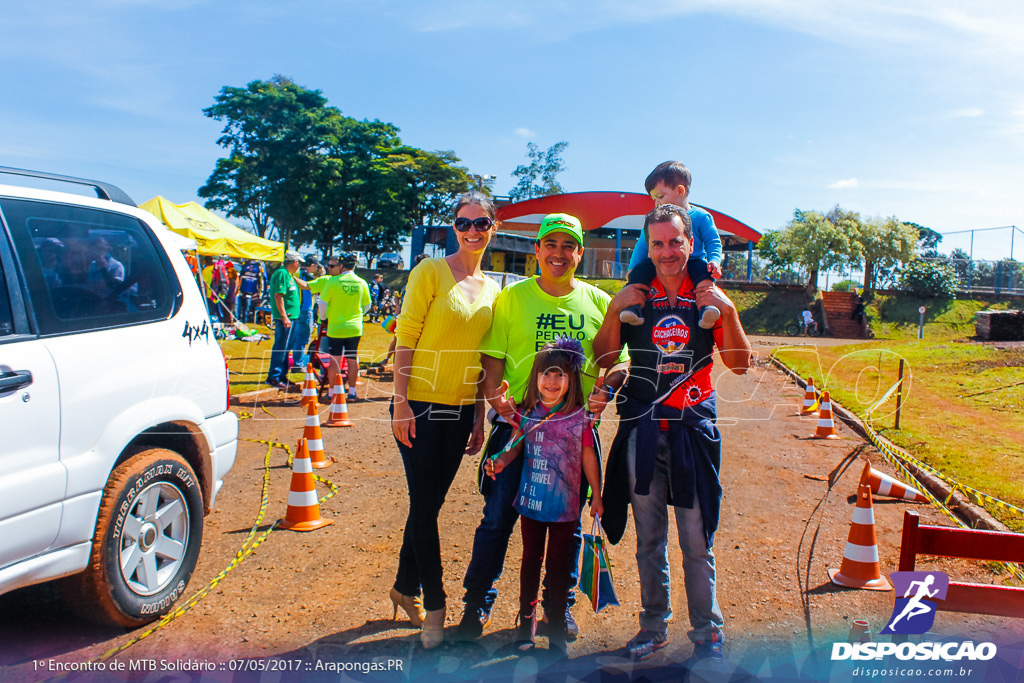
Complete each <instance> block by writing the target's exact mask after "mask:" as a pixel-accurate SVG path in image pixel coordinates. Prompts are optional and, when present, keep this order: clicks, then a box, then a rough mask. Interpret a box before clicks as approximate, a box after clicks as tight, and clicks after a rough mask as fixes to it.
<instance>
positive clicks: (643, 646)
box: [626, 629, 668, 661]
mask: <svg viewBox="0 0 1024 683" xmlns="http://www.w3.org/2000/svg"><path fill="white" fill-rule="evenodd" d="M666 645H668V634H667V633H657V632H655V631H648V630H647V629H641V630H640V633H637V634H636V635H635V636H633V639H632V640H630V641H629V642H628V643H626V656H627V657H629V658H630V659H635V660H637V661H640V660H643V659H647V658H648V657H650V656H651V655H653V654H654V653H655V652H657V651H658V650H660V649H661V648H663V647H665V646H666Z"/></svg>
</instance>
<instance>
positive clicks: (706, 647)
mask: <svg viewBox="0 0 1024 683" xmlns="http://www.w3.org/2000/svg"><path fill="white" fill-rule="evenodd" d="M693 658H694V659H697V660H701V659H707V660H711V661H712V662H724V661H725V655H724V654H723V653H722V636H721V634H719V633H713V634H711V640H710V641H703V640H695V641H694V642H693Z"/></svg>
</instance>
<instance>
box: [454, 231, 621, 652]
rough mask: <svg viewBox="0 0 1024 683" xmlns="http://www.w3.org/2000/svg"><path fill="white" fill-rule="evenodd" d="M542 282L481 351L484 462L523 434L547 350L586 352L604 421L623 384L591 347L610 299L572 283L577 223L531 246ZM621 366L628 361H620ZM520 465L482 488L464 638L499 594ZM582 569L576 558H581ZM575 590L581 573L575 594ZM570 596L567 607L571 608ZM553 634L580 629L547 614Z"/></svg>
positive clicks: (578, 254)
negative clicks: (573, 343)
mask: <svg viewBox="0 0 1024 683" xmlns="http://www.w3.org/2000/svg"><path fill="white" fill-rule="evenodd" d="M534 253H535V254H536V256H537V266H538V268H539V270H540V275H539V277H536V278H531V279H528V280H521V281H519V282H516V283H514V284H512V285H509V286H508V287H506V288H505V289H503V290H502V291H501V293H500V294H498V297H497V299H495V301H494V316H493V320H492V322H491V328H490V330H489V331H488V332H487V334H485V335H484V338H483V340H482V341H481V343H480V352H481V355H480V360H481V365H482V366H483V370H484V373H483V384H484V397H485V398H486V399H487V402H488V403H489V404H490V406H491V408H493V409H494V410H495V411H496V413H497V417H496V419H495V421H494V426H493V428H492V430H491V435H490V438H489V440H488V442H487V447H486V449H485V456H484V457H485V458H489V457H491V456H493V455H494V454H496V453H498V452H500V451H501V450H502V448H503V447H504V446H505V445H506V444H507V443H508V442H509V440H510V439H511V437H512V435H513V432H514V431H515V430H516V429H517V428H518V427H519V420H520V418H521V414H520V410H519V406H520V405H522V403H523V399H524V397H525V395H526V390H527V388H528V385H529V384H530V380H531V376H530V374H531V369H532V367H533V360H534V356H536V354H537V352H538V351H539V350H540V349H542V348H543V347H544V345H545V344H547V343H549V342H553V341H557V340H558V339H561V338H563V337H571V338H574V339H577V340H578V341H579V342H580V344H581V346H582V348H583V355H584V358H583V359H582V361H583V365H582V368H581V370H582V384H583V392H584V396H587V397H588V404H589V409H590V411H591V412H592V413H594V414H595V415H596V416H600V414H601V412H602V411H603V410H604V407H605V404H606V403H607V401H608V396H609V389H608V387H609V386H613V385H614V386H616V387H617V386H618V385H619V384H621V383H622V379H623V377H622V376H621V373H616V374H615V375H614V376H612V377H608V378H606V379H605V380H602V381H601V382H599V381H598V380H599V377H598V376H599V374H600V369H599V368H598V366H597V362H596V361H597V359H596V358H595V357H594V352H593V340H594V337H595V336H596V335H597V331H598V330H599V329H600V328H601V322H602V321H603V320H604V315H605V311H607V310H608V303H609V302H610V301H611V297H609V296H608V295H607V294H605V293H604V292H602V291H601V290H599V289H598V288H597V287H594V286H593V285H590V284H587V283H586V282H583V281H581V280H577V279H576V277H575V273H576V267H577V266H578V265H579V263H580V261H581V259H582V258H583V228H582V226H581V225H580V221H579V219H578V218H576V217H575V216H570V215H568V214H561V213H556V214H548V215H547V216H545V217H544V220H543V221H541V224H540V228H539V229H538V231H537V242H536V244H535V245H534ZM616 356H617V357H620V356H621V359H622V360H623V361H625V360H627V359H628V355H626V354H625V353H622V354H616ZM522 462H523V459H521V458H520V459H517V461H515V462H514V463H513V464H512V465H511V466H510V467H508V468H507V469H505V470H502V472H501V473H500V474H498V475H497V477H496V478H495V479H494V480H493V481H492V480H490V479H486V480H485V481H484V483H483V486H482V487H481V488H482V492H483V494H484V511H483V519H482V520H481V521H480V524H479V526H477V529H476V533H475V535H474V537H473V556H472V558H471V560H470V563H469V567H468V568H467V569H466V577H465V579H464V580H463V584H462V585H463V587H464V588H465V589H466V594H465V597H464V598H463V602H464V603H465V605H466V607H465V612H464V613H463V616H462V620H461V622H460V623H459V629H458V633H459V637H460V638H462V639H473V638H479V637H480V635H481V633H482V632H483V628H484V626H486V624H487V623H489V621H490V614H491V609H492V607H493V605H494V600H495V599H496V598H497V595H498V591H497V590H496V589H495V588H494V582H495V581H497V580H498V577H500V576H501V572H502V569H503V567H504V563H505V554H506V552H507V550H508V542H509V537H510V536H511V535H512V531H513V530H514V529H515V525H516V521H517V519H518V517H519V514H518V513H517V512H516V510H515V508H514V507H513V506H512V502H513V499H514V498H515V494H516V492H517V491H518V489H519V480H520V475H521V473H522ZM573 538H574V541H575V543H576V550H575V552H576V553H578V552H579V544H580V542H581V540H582V537H581V535H580V529H579V528H578V527H577V529H576V533H575V534H574V536H573ZM577 564H578V558H577ZM575 584H576V573H575V572H574V573H573V576H572V586H575ZM574 599H575V598H574V596H573V594H572V591H570V598H569V606H570V607H571V605H572V603H573V602H574ZM545 618H546V619H547V620H548V621H549V623H550V624H552V626H554V627H555V628H558V629H560V628H563V627H564V628H565V629H566V632H567V634H568V636H569V637H570V638H575V636H576V634H577V632H578V628H577V626H576V623H575V621H574V620H573V618H572V614H571V612H570V611H569V609H568V608H567V609H566V610H565V613H564V614H545Z"/></svg>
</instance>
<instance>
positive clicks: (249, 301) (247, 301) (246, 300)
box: [238, 292, 259, 323]
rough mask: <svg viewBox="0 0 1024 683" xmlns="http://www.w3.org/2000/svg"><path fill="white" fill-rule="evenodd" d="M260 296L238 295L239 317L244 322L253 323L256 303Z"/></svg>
mask: <svg viewBox="0 0 1024 683" xmlns="http://www.w3.org/2000/svg"><path fill="white" fill-rule="evenodd" d="M258 298H259V297H257V296H256V295H255V294H245V293H244V292H243V293H242V294H239V295H238V319H239V320H241V321H242V322H243V323H252V322H253V318H254V317H255V316H256V303H257V300H258Z"/></svg>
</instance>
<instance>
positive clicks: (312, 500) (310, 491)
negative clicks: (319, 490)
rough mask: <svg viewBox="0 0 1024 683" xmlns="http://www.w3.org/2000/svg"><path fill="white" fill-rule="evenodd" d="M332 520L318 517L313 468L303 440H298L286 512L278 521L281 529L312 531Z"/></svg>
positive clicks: (318, 509)
mask: <svg viewBox="0 0 1024 683" xmlns="http://www.w3.org/2000/svg"><path fill="white" fill-rule="evenodd" d="M333 523H334V520H333V519H324V518H322V517H321V516H320V503H319V501H318V500H317V497H316V484H315V482H314V481H313V467H312V464H311V463H310V461H309V448H308V447H307V445H306V440H305V439H299V444H298V447H297V448H296V449H295V460H294V462H293V463H292V487H291V490H290V491H289V492H288V512H287V513H286V514H285V517H284V519H282V520H281V521H280V526H281V528H282V529H290V530H292V531H314V530H316V529H319V528H320V527H323V526H327V525H328V524H333Z"/></svg>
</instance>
